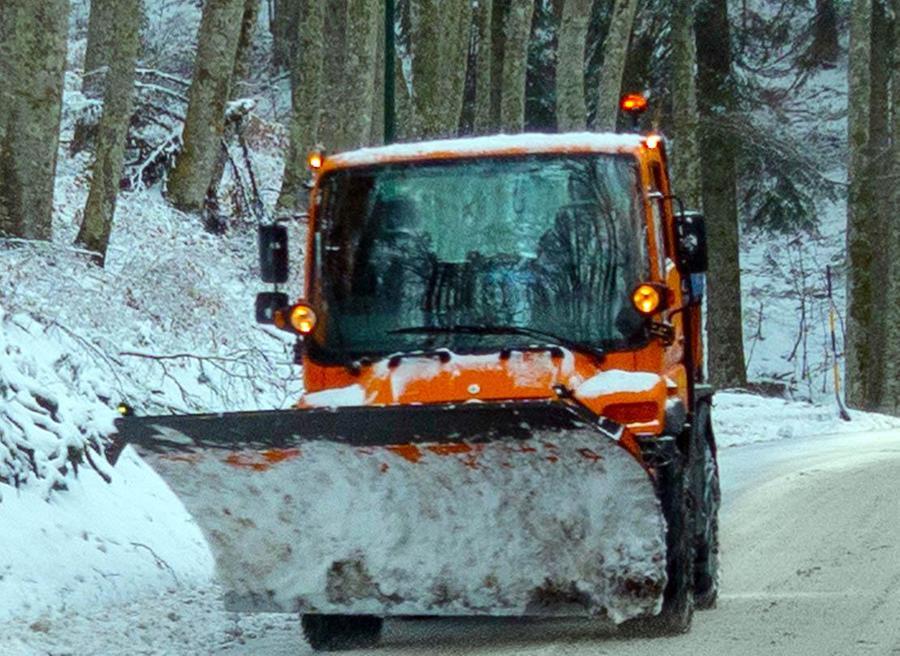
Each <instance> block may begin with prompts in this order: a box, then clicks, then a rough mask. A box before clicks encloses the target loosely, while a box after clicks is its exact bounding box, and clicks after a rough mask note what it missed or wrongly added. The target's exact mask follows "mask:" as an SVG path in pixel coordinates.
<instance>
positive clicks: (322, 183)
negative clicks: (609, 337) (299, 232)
mask: <svg viewBox="0 0 900 656" xmlns="http://www.w3.org/2000/svg"><path fill="white" fill-rule="evenodd" d="M563 157H565V158H572V159H582V158H584V159H587V158H596V157H608V158H611V159H620V160H627V162H628V167H629V168H630V169H631V170H632V171H633V189H632V192H633V195H634V203H635V204H634V211H635V212H636V214H638V215H639V217H640V222H639V228H638V229H639V231H640V233H641V234H642V235H643V240H644V241H643V245H642V247H641V248H640V253H639V255H640V256H641V257H642V259H643V268H644V271H645V274H646V276H647V277H648V278H649V277H653V273H654V269H655V266H654V263H653V262H652V258H651V257H650V252H649V240H650V239H651V238H652V236H651V235H650V234H649V231H650V230H651V228H652V226H650V224H649V219H648V216H647V209H646V198H645V193H644V191H645V190H644V187H645V180H644V178H645V175H644V171H643V167H642V166H641V160H640V158H639V157H638V156H637V154H636V153H632V152H622V151H616V152H609V151H587V152H585V151H577V152H528V153H512V154H507V153H479V154H478V155H477V156H475V155H463V156H459V157H441V158H436V159H410V160H403V161H391V162H388V163H385V164H381V163H378V164H364V165H350V166H340V167H335V168H332V169H329V170H327V171H326V172H325V173H323V174H322V176H321V177H320V178H319V179H318V180H316V185H315V187H314V189H313V191H312V198H313V199H314V202H313V208H312V212H311V213H310V215H311V221H310V234H309V236H308V246H309V257H308V258H307V266H306V280H305V287H306V297H307V299H308V301H309V302H310V303H312V305H313V306H314V307H315V306H323V304H324V300H323V297H324V295H325V291H324V287H323V285H322V280H323V277H324V276H323V273H322V270H323V265H324V261H325V258H324V257H323V256H324V252H323V251H324V248H323V245H322V244H323V239H324V237H323V232H324V230H325V229H326V227H325V222H324V216H323V212H324V207H325V204H326V202H327V189H328V185H329V183H330V182H331V180H332V178H333V177H334V176H336V175H341V174H346V173H347V172H348V171H352V172H354V173H357V172H358V173H359V174H361V175H365V174H366V173H377V172H378V171H379V170H383V169H385V168H386V167H394V166H417V167H418V166H421V167H430V166H435V167H439V166H449V165H454V164H459V163H465V162H470V161H472V160H484V159H503V160H529V159H536V158H537V159H539V158H547V159H558V158H563ZM522 328H525V329H527V328H529V326H522ZM636 332H637V331H636ZM639 333H640V334H639V335H638V334H635V336H634V338H633V339H631V340H629V341H627V343H626V342H625V340H619V342H620V343H619V344H617V345H613V346H610V345H609V344H608V343H604V341H603V340H593V341H587V342H585V346H586V347H587V348H590V349H598V350H602V351H603V352H604V353H616V352H630V351H635V350H640V349H642V348H644V347H646V346H647V345H648V344H649V343H650V340H651V335H650V332H649V328H648V324H647V322H646V321H645V322H644V323H643V325H642V326H641V328H640V331H639ZM317 334H321V333H319V331H318V330H317V331H315V332H314V333H313V334H311V335H308V336H306V337H304V339H303V342H304V347H305V348H304V350H305V354H306V356H307V357H308V359H309V360H310V361H312V362H313V363H315V364H319V365H325V366H329V365H332V366H333V365H342V366H346V365H350V364H356V363H360V362H362V363H365V362H374V361H377V360H381V359H384V358H389V357H391V356H397V355H402V356H412V355H417V354H421V355H422V356H427V355H428V354H430V353H433V352H437V351H450V352H453V353H457V354H460V355H483V354H490V353H499V352H501V351H504V350H533V349H541V348H546V347H550V346H563V345H562V344H560V343H559V342H558V341H555V340H553V339H550V338H547V339H545V340H541V339H538V338H537V337H535V338H530V339H528V340H524V339H523V337H524V336H520V339H523V341H522V342H520V343H515V344H514V343H512V342H513V341H514V340H512V339H511V340H510V342H511V343H510V344H509V345H506V346H502V347H501V346H497V345H495V344H486V345H484V346H482V345H480V344H474V345H472V346H469V345H466V347H465V348H459V345H458V344H456V345H452V347H451V346H449V345H447V344H443V345H442V344H437V345H435V344H427V343H426V340H425V339H424V338H425V337H426V335H425V334H422V337H423V340H422V342H421V343H420V344H418V345H415V346H410V347H409V348H403V349H396V348H394V349H381V350H378V349H365V350H360V351H353V350H347V349H329V348H326V347H325V346H324V345H323V344H322V343H321V341H324V340H321V341H320V339H317ZM510 337H511V338H512V337H514V336H513V335H512V334H511V335H510ZM526 341H527V343H525V342H526ZM569 350H571V349H569Z"/></svg>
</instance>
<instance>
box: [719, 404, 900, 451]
mask: <svg viewBox="0 0 900 656" xmlns="http://www.w3.org/2000/svg"><path fill="white" fill-rule="evenodd" d="M714 399H715V400H714V404H713V413H712V417H713V425H714V426H713V427H714V430H715V433H716V442H717V443H718V445H719V447H722V448H724V447H730V446H738V445H741V444H750V443H753V442H765V441H769V440H777V439H783V438H791V437H810V436H815V435H830V434H834V433H853V432H865V431H872V430H881V429H889V428H900V418H896V417H888V416H886V415H879V414H874V413H868V412H858V411H856V410H850V417H851V419H852V420H851V421H843V420H841V419H840V418H839V417H838V413H837V408H836V407H835V406H833V405H827V404H813V403H804V402H800V401H787V400H785V399H776V398H768V397H763V396H756V395H753V394H746V393H742V392H718V393H717V394H716V395H715V397H714Z"/></svg>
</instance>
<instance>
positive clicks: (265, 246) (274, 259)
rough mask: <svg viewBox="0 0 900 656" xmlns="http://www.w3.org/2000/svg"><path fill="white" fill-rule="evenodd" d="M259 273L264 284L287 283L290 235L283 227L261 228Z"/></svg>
mask: <svg viewBox="0 0 900 656" xmlns="http://www.w3.org/2000/svg"><path fill="white" fill-rule="evenodd" d="M259 273H260V276H261V277H262V279H263V282H273V283H276V284H277V283H282V282H287V279H288V233H287V228H286V227H284V226H283V225H279V224H277V223H275V224H272V225H261V226H259Z"/></svg>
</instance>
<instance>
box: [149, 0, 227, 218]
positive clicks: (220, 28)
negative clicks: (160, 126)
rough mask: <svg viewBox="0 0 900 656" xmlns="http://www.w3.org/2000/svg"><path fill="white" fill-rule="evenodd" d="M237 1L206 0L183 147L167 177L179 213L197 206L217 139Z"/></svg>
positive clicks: (205, 186) (219, 138) (212, 166)
mask: <svg viewBox="0 0 900 656" xmlns="http://www.w3.org/2000/svg"><path fill="white" fill-rule="evenodd" d="M243 10H244V2H243V0H207V2H206V4H205V5H204V6H203V18H202V19H201V21H200V33H199V35H198V37H197V56H196V59H195V60H194V74H193V77H192V79H191V88H190V91H189V92H188V110H187V116H186V118H185V121H184V131H183V132H182V141H183V146H182V150H181V154H180V155H179V156H178V160H177V161H176V163H175V168H174V169H172V173H171V174H170V176H169V183H168V188H167V191H166V193H167V196H168V198H169V200H170V201H171V202H172V204H173V205H174V206H175V207H176V208H178V209H180V210H182V211H184V212H197V211H200V210H201V209H202V208H203V204H204V200H205V199H206V192H207V189H208V188H209V184H210V181H211V180H212V176H213V171H214V169H215V165H216V158H217V156H218V153H219V148H220V147H221V142H222V130H223V128H224V122H225V104H226V103H227V102H228V98H229V96H230V92H231V75H232V72H233V71H234V60H235V54H236V52H237V45H238V39H239V37H240V31H241V18H242V16H243Z"/></svg>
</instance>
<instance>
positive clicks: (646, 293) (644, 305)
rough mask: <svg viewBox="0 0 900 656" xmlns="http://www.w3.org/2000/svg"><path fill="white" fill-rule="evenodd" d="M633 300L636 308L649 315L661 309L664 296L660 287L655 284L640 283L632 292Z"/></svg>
mask: <svg viewBox="0 0 900 656" xmlns="http://www.w3.org/2000/svg"><path fill="white" fill-rule="evenodd" d="M631 302H632V303H634V307H635V309H636V310H637V311H638V312H640V313H641V314H643V315H645V316H649V315H651V314H653V313H654V312H656V310H658V309H659V306H660V304H661V303H662V296H661V295H660V293H659V289H657V288H656V286H655V285H648V284H647V283H644V284H643V285H638V286H637V288H635V290H634V292H632V294H631Z"/></svg>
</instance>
